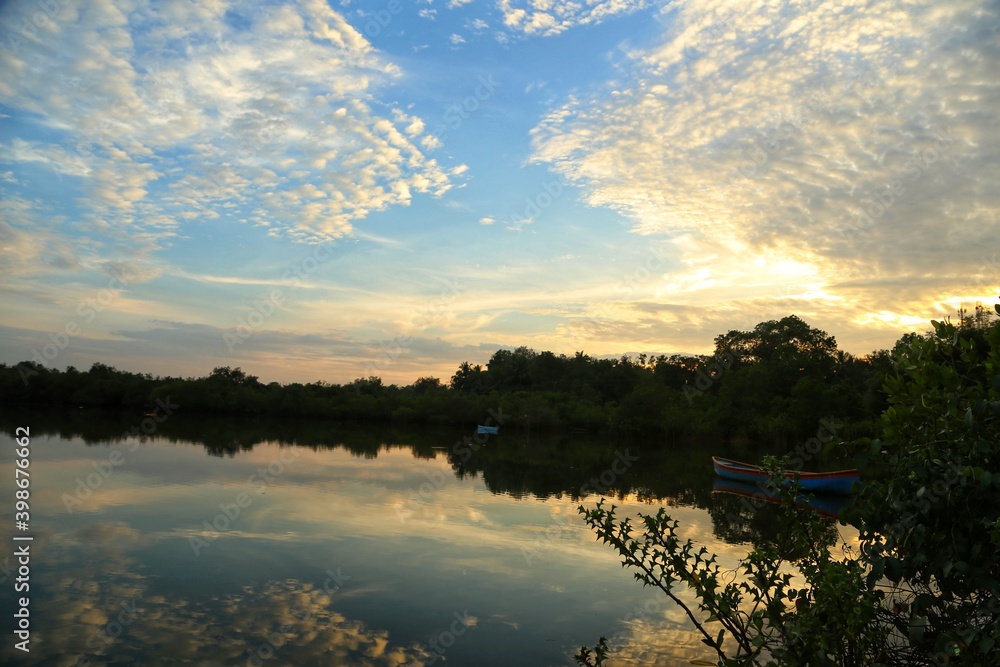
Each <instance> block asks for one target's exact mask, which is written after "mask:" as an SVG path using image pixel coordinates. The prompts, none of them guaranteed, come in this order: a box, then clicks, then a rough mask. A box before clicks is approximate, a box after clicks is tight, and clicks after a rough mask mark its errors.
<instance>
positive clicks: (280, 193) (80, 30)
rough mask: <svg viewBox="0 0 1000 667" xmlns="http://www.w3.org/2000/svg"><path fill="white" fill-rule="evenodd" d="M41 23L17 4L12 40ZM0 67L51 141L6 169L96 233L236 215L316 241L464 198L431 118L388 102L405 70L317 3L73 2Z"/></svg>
mask: <svg viewBox="0 0 1000 667" xmlns="http://www.w3.org/2000/svg"><path fill="white" fill-rule="evenodd" d="M36 9H37V8H36V7H34V6H33V5H29V4H23V3H14V4H12V5H11V6H8V7H6V8H5V9H4V10H3V11H2V12H0V24H2V26H3V32H4V33H5V34H7V33H8V32H12V33H15V34H16V33H17V32H18V31H17V30H16V28H17V26H20V25H21V24H22V20H23V19H24V18H25V17H28V18H29V19H30V15H31V13H32V12H34V11H35V10H36ZM0 71H3V72H4V75H3V76H2V77H0V103H3V104H5V105H7V106H9V107H12V108H14V109H16V110H18V111H19V112H21V114H22V115H27V114H30V115H32V116H33V117H34V118H36V119H37V120H36V121H35V129H38V130H41V129H45V130H46V132H45V133H44V134H43V133H42V132H36V133H33V134H36V135H37V137H38V138H35V139H32V140H26V139H13V140H11V141H8V142H6V143H3V144H0V161H2V162H5V163H7V164H11V165H15V166H18V167H19V168H23V167H25V166H28V165H36V166H42V167H45V168H47V169H51V170H52V171H54V172H55V173H56V174H57V175H58V176H59V177H60V178H64V179H66V180H67V182H69V183H70V184H71V185H72V187H74V188H76V189H77V190H78V191H79V197H78V198H77V203H78V208H79V211H80V215H82V216H84V217H85V218H86V219H87V220H89V221H90V222H91V223H92V224H99V225H102V226H106V227H109V228H112V229H119V230H121V229H128V230H129V233H135V232H136V231H143V232H144V233H146V234H148V235H150V237H151V238H152V239H154V240H155V238H160V239H163V238H167V237H169V236H170V235H171V234H173V233H174V227H175V226H176V225H178V224H183V223H184V222H185V221H188V220H204V221H211V220H213V219H217V218H220V217H223V218H227V219H230V220H235V221H243V222H249V223H256V224H260V225H264V226H267V227H268V228H269V229H271V230H272V231H273V233H277V234H287V235H290V236H292V237H296V238H299V239H303V240H309V241H319V240H323V239H329V238H333V237H337V236H342V235H345V234H349V233H350V232H351V230H352V223H353V222H354V221H356V220H358V219H361V218H364V217H365V216H367V215H368V214H369V213H371V212H373V211H378V210H381V209H384V208H387V207H390V206H397V205H406V204H408V203H409V202H410V200H411V198H412V196H413V193H418V192H419V193H428V194H431V195H440V194H442V193H443V192H445V191H446V190H447V189H448V188H449V187H450V181H449V176H448V174H447V172H446V171H445V170H444V169H443V168H442V167H441V166H440V165H438V164H437V162H436V161H435V160H434V159H432V158H429V157H427V156H426V155H425V154H424V147H425V146H426V145H427V142H426V138H425V137H422V136H421V133H422V130H423V124H422V121H420V119H418V118H415V117H410V116H408V115H407V114H395V113H392V110H390V113H385V112H384V111H383V109H384V107H382V106H381V104H380V103H379V101H378V99H377V91H378V89H379V87H380V86H381V85H382V84H383V83H385V82H388V81H390V80H392V79H393V78H394V77H396V76H397V75H398V71H397V69H396V68H395V66H393V65H392V64H391V63H388V62H386V61H385V60H384V59H383V58H382V57H381V56H380V55H378V54H377V53H376V52H375V51H374V50H373V49H372V48H371V46H370V45H369V44H368V42H367V41H366V40H365V39H364V38H363V37H362V35H361V34H360V33H358V32H357V31H356V30H355V29H354V28H353V27H351V26H350V25H349V24H348V23H347V22H346V21H345V20H344V18H343V16H341V15H340V14H338V13H337V12H336V11H334V10H333V9H331V8H330V7H329V5H328V4H327V3H325V2H321V1H319V0H303V1H302V2H299V3H295V4H289V5H282V6H278V7H275V6H269V5H267V4H266V3H263V2H256V1H254V0H251V1H247V2H239V3H224V2H204V3H188V2H170V3H154V2H138V3H115V2H108V3H92V4H87V5H82V6H75V5H73V6H71V5H63V6H62V7H61V8H60V9H59V10H58V12H57V13H55V14H54V15H53V16H52V17H51V19H50V20H49V21H47V22H46V23H45V26H44V27H43V28H40V29H39V30H38V31H37V33H35V34H34V35H33V36H32V37H31V38H26V39H23V40H20V41H18V42H17V43H16V44H15V45H14V48H9V49H4V50H3V51H2V52H0ZM43 136H45V137H46V138H44V139H43V138H41V137H43ZM5 180H7V179H5Z"/></svg>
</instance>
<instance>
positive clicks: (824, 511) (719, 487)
mask: <svg viewBox="0 0 1000 667" xmlns="http://www.w3.org/2000/svg"><path fill="white" fill-rule="evenodd" d="M761 487H762V485H761V484H759V483H758V484H747V483H746V482H734V481H732V480H728V479H717V480H715V482H713V484H712V493H726V494H729V495H733V496H741V497H743V498H753V499H758V498H759V499H761V500H763V501H764V502H768V503H773V504H776V505H777V504H780V503H781V499H780V498H778V496H777V494H775V493H774V491H771V490H770V489H767V488H761ZM850 503H851V499H850V498H848V497H846V496H844V495H834V494H830V493H822V494H816V495H814V496H812V497H811V498H797V499H796V500H795V505H796V506H797V507H807V508H809V509H811V510H813V511H814V512H816V513H817V514H820V515H822V516H825V517H828V518H831V519H836V518H837V514H838V512H840V510H841V508H842V507H846V506H847V505H849V504H850Z"/></svg>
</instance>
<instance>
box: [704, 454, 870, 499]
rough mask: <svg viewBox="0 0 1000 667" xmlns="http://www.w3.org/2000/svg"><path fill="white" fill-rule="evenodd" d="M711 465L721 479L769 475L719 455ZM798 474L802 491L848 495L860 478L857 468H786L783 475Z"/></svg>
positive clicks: (748, 481)
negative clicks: (833, 469)
mask: <svg viewBox="0 0 1000 667" xmlns="http://www.w3.org/2000/svg"><path fill="white" fill-rule="evenodd" d="M712 466H713V467H714V468H715V474H717V475H718V476H719V477H722V478H723V479H729V480H733V481H734V482H743V483H746V484H758V483H759V482H761V481H762V480H766V479H767V478H768V477H769V476H770V475H769V474H768V473H767V472H766V471H764V470H762V469H761V468H759V467H758V466H755V465H753V464H750V463H743V462H742V461H733V460H732V459H725V458H722V457H721V456H713V457H712ZM796 475H798V478H799V485H800V486H801V487H802V490H803V491H809V492H812V493H836V494H840V495H849V494H850V493H851V487H853V486H854V483H855V482H857V481H858V480H859V479H861V477H860V475H859V474H858V471H857V470H837V471H834V472H804V471H799V470H786V471H785V477H787V478H788V479H792V478H793V477H795V476H796Z"/></svg>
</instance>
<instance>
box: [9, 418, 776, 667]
mask: <svg viewBox="0 0 1000 667" xmlns="http://www.w3.org/2000/svg"><path fill="white" fill-rule="evenodd" d="M0 422H2V423H0V425H2V435H0V452H2V454H0V462H2V466H3V468H2V482H0V490H2V493H0V498H2V499H3V500H2V504H0V523H2V526H3V531H2V535H3V539H4V543H5V544H6V545H8V546H6V547H4V550H3V555H2V557H0V558H2V559H3V560H2V563H3V576H4V579H3V581H2V583H0V602H2V604H3V617H4V618H5V619H6V620H5V621H4V624H5V627H4V631H3V636H4V637H5V638H6V639H5V640H4V644H3V646H2V648H0V661H2V662H3V663H4V664H17V665H66V666H69V665H86V664H89V665H168V664H181V663H186V664H191V665H199V666H209V665H269V666H270V665H273V666H277V665H290V666H303V665H350V666H353V665H430V664H448V665H471V666H486V665H529V666H530V665H541V666H544V665H571V664H574V663H573V660H572V655H573V654H575V652H576V651H577V649H578V648H579V647H580V646H581V645H583V644H587V645H589V646H592V645H593V644H594V643H596V641H597V639H598V638H599V637H600V636H601V635H605V636H608V637H613V639H614V645H615V646H616V648H617V649H618V653H617V655H618V659H617V660H616V662H615V663H614V664H616V665H675V664H686V663H687V662H688V661H690V660H692V659H695V658H708V657H711V656H710V655H708V654H707V653H706V652H705V651H704V650H703V649H704V647H703V646H702V645H701V644H700V643H699V641H698V638H697V637H696V636H695V635H694V634H693V633H692V632H691V631H690V629H689V626H688V625H687V624H686V623H685V619H684V617H683V615H682V612H681V611H680V610H679V609H677V608H676V607H673V606H672V605H670V604H669V602H668V601H667V600H666V599H665V598H663V597H662V595H657V594H655V593H654V592H653V591H651V590H648V589H644V588H643V587H642V586H641V585H640V584H639V583H638V582H636V581H635V580H634V579H633V578H632V576H631V573H630V572H627V571H624V570H623V569H622V568H621V566H620V564H619V561H618V557H617V555H616V554H615V553H614V552H613V551H612V550H611V549H610V548H608V547H606V546H603V545H601V544H598V543H597V542H596V540H595V539H594V536H593V534H592V533H590V532H589V530H588V529H587V528H586V526H584V525H583V523H582V521H581V520H580V518H579V516H578V514H577V511H576V508H577V506H578V505H579V504H580V503H581V502H582V503H584V504H586V505H593V504H594V503H596V501H597V499H598V498H599V497H600V495H601V494H600V493H598V492H597V491H595V490H592V489H594V488H595V487H600V489H605V491H604V493H605V494H606V495H608V496H613V497H615V499H616V500H615V502H616V503H617V504H618V505H619V506H621V507H622V508H623V511H624V512H627V513H630V514H635V513H636V512H639V511H642V512H655V511H656V510H657V509H658V508H659V507H661V506H668V507H670V513H671V514H672V515H673V516H675V517H676V518H677V519H679V520H680V521H681V523H682V525H683V526H684V528H685V530H686V532H687V533H688V534H689V535H691V536H693V537H696V538H698V539H699V540H702V541H703V542H704V543H706V544H707V545H708V546H709V548H710V549H712V550H714V551H716V552H718V553H720V554H722V560H723V562H724V563H729V564H735V562H736V560H737V558H738V557H739V556H741V555H743V554H744V553H745V552H746V550H747V547H746V542H747V541H748V540H759V539H766V538H767V535H768V534H773V532H774V531H776V530H778V529H779V526H777V525H776V524H775V522H774V521H773V517H770V515H768V514H767V513H766V512H756V513H755V512H748V511H747V508H746V505H745V504H744V505H741V504H740V502H739V499H737V498H734V497H733V496H728V495H722V494H715V495H713V494H712V483H713V474H712V471H711V466H710V461H709V456H710V454H711V453H715V452H719V453H729V454H738V453H739V452H733V451H729V452H726V451H725V450H723V449H722V448H720V447H718V446H715V445H706V444H700V445H699V444H691V445H686V446H674V447H664V448H661V449H659V450H656V449H653V448H649V447H646V448H640V447H637V446H635V445H630V444H627V443H619V442H616V441H613V440H608V439H593V438H584V437H581V436H574V437H563V438H559V437H553V436H544V437H543V436H539V435H537V434H531V435H530V437H529V436H528V435H527V434H516V433H513V432H511V433H504V434H502V435H501V436H500V437H499V438H496V437H494V438H490V439H489V440H488V441H487V444H485V445H484V446H482V447H479V448H476V447H475V443H473V444H471V445H470V444H468V443H465V442H463V437H466V436H468V435H469V433H468V432H466V431H463V430H456V429H451V430H447V429H446V430H437V431H434V430H430V431H429V430H426V429H420V430H417V429H414V430H394V431H390V430H385V431H378V430H372V429H371V428H361V427H344V426H337V425H330V424H321V423H315V422H310V423H307V422H295V421H291V422H258V421H245V420H243V421H241V420H233V419H206V418H204V417H193V416H190V415H184V414H183V413H182V412H180V411H179V412H178V413H177V414H176V415H174V416H172V417H170V418H169V419H167V420H166V421H165V422H163V423H162V424H158V425H157V426H156V431H155V432H154V433H152V434H151V435H148V436H131V435H124V434H126V433H127V432H128V430H129V429H130V427H132V426H139V425H141V422H142V415H131V414H127V415H121V414H118V413H115V414H112V415H108V414H103V413H94V412H89V411H83V410H80V411H74V412H70V413H66V412H55V413H32V412H25V411H14V412H12V411H10V410H7V411H6V413H3V414H0ZM151 425H152V422H147V428H148V427H150V426H151ZM16 426H29V427H30V428H31V436H32V438H31V443H32V444H31V446H30V449H31V466H30V469H29V470H30V473H31V477H30V479H31V488H30V491H31V497H30V503H31V509H30V512H31V516H30V528H29V530H28V531H27V532H26V533H22V532H20V531H16V530H15V529H14V500H13V497H14V491H15V486H14V481H13V480H14V471H13V468H14V466H13V460H14V448H15V447H14V440H13V435H14V429H15V427H16ZM602 476H603V477H602ZM600 489H598V491H599V490H600ZM734 516H738V517H739V518H738V520H734ZM727 517H728V518H727ZM14 534H19V535H33V536H34V541H33V542H31V543H30V545H31V546H30V550H31V563H30V568H31V572H30V593H29V595H30V600H31V602H30V620H31V627H30V632H31V643H30V648H31V652H30V654H24V653H22V652H20V651H17V650H15V649H14V648H13V644H14V642H15V641H17V639H14V638H12V637H13V635H12V634H11V631H12V630H13V625H12V621H11V618H12V616H11V614H12V610H13V609H14V600H13V596H14V593H13V590H12V588H13V581H12V579H13V577H16V576H17V575H16V567H17V564H16V562H15V560H14V556H13V555H12V554H13V551H14V547H12V546H10V545H15V546H16V545H18V544H23V543H15V542H14V541H13V540H12V536H13V535H14ZM19 595H22V594H19Z"/></svg>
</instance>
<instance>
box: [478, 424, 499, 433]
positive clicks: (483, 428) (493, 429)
mask: <svg viewBox="0 0 1000 667" xmlns="http://www.w3.org/2000/svg"><path fill="white" fill-rule="evenodd" d="M498 433H500V427H499V426H483V425H482V424H480V425H479V426H477V427H476V434H478V435H497V434H498Z"/></svg>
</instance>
